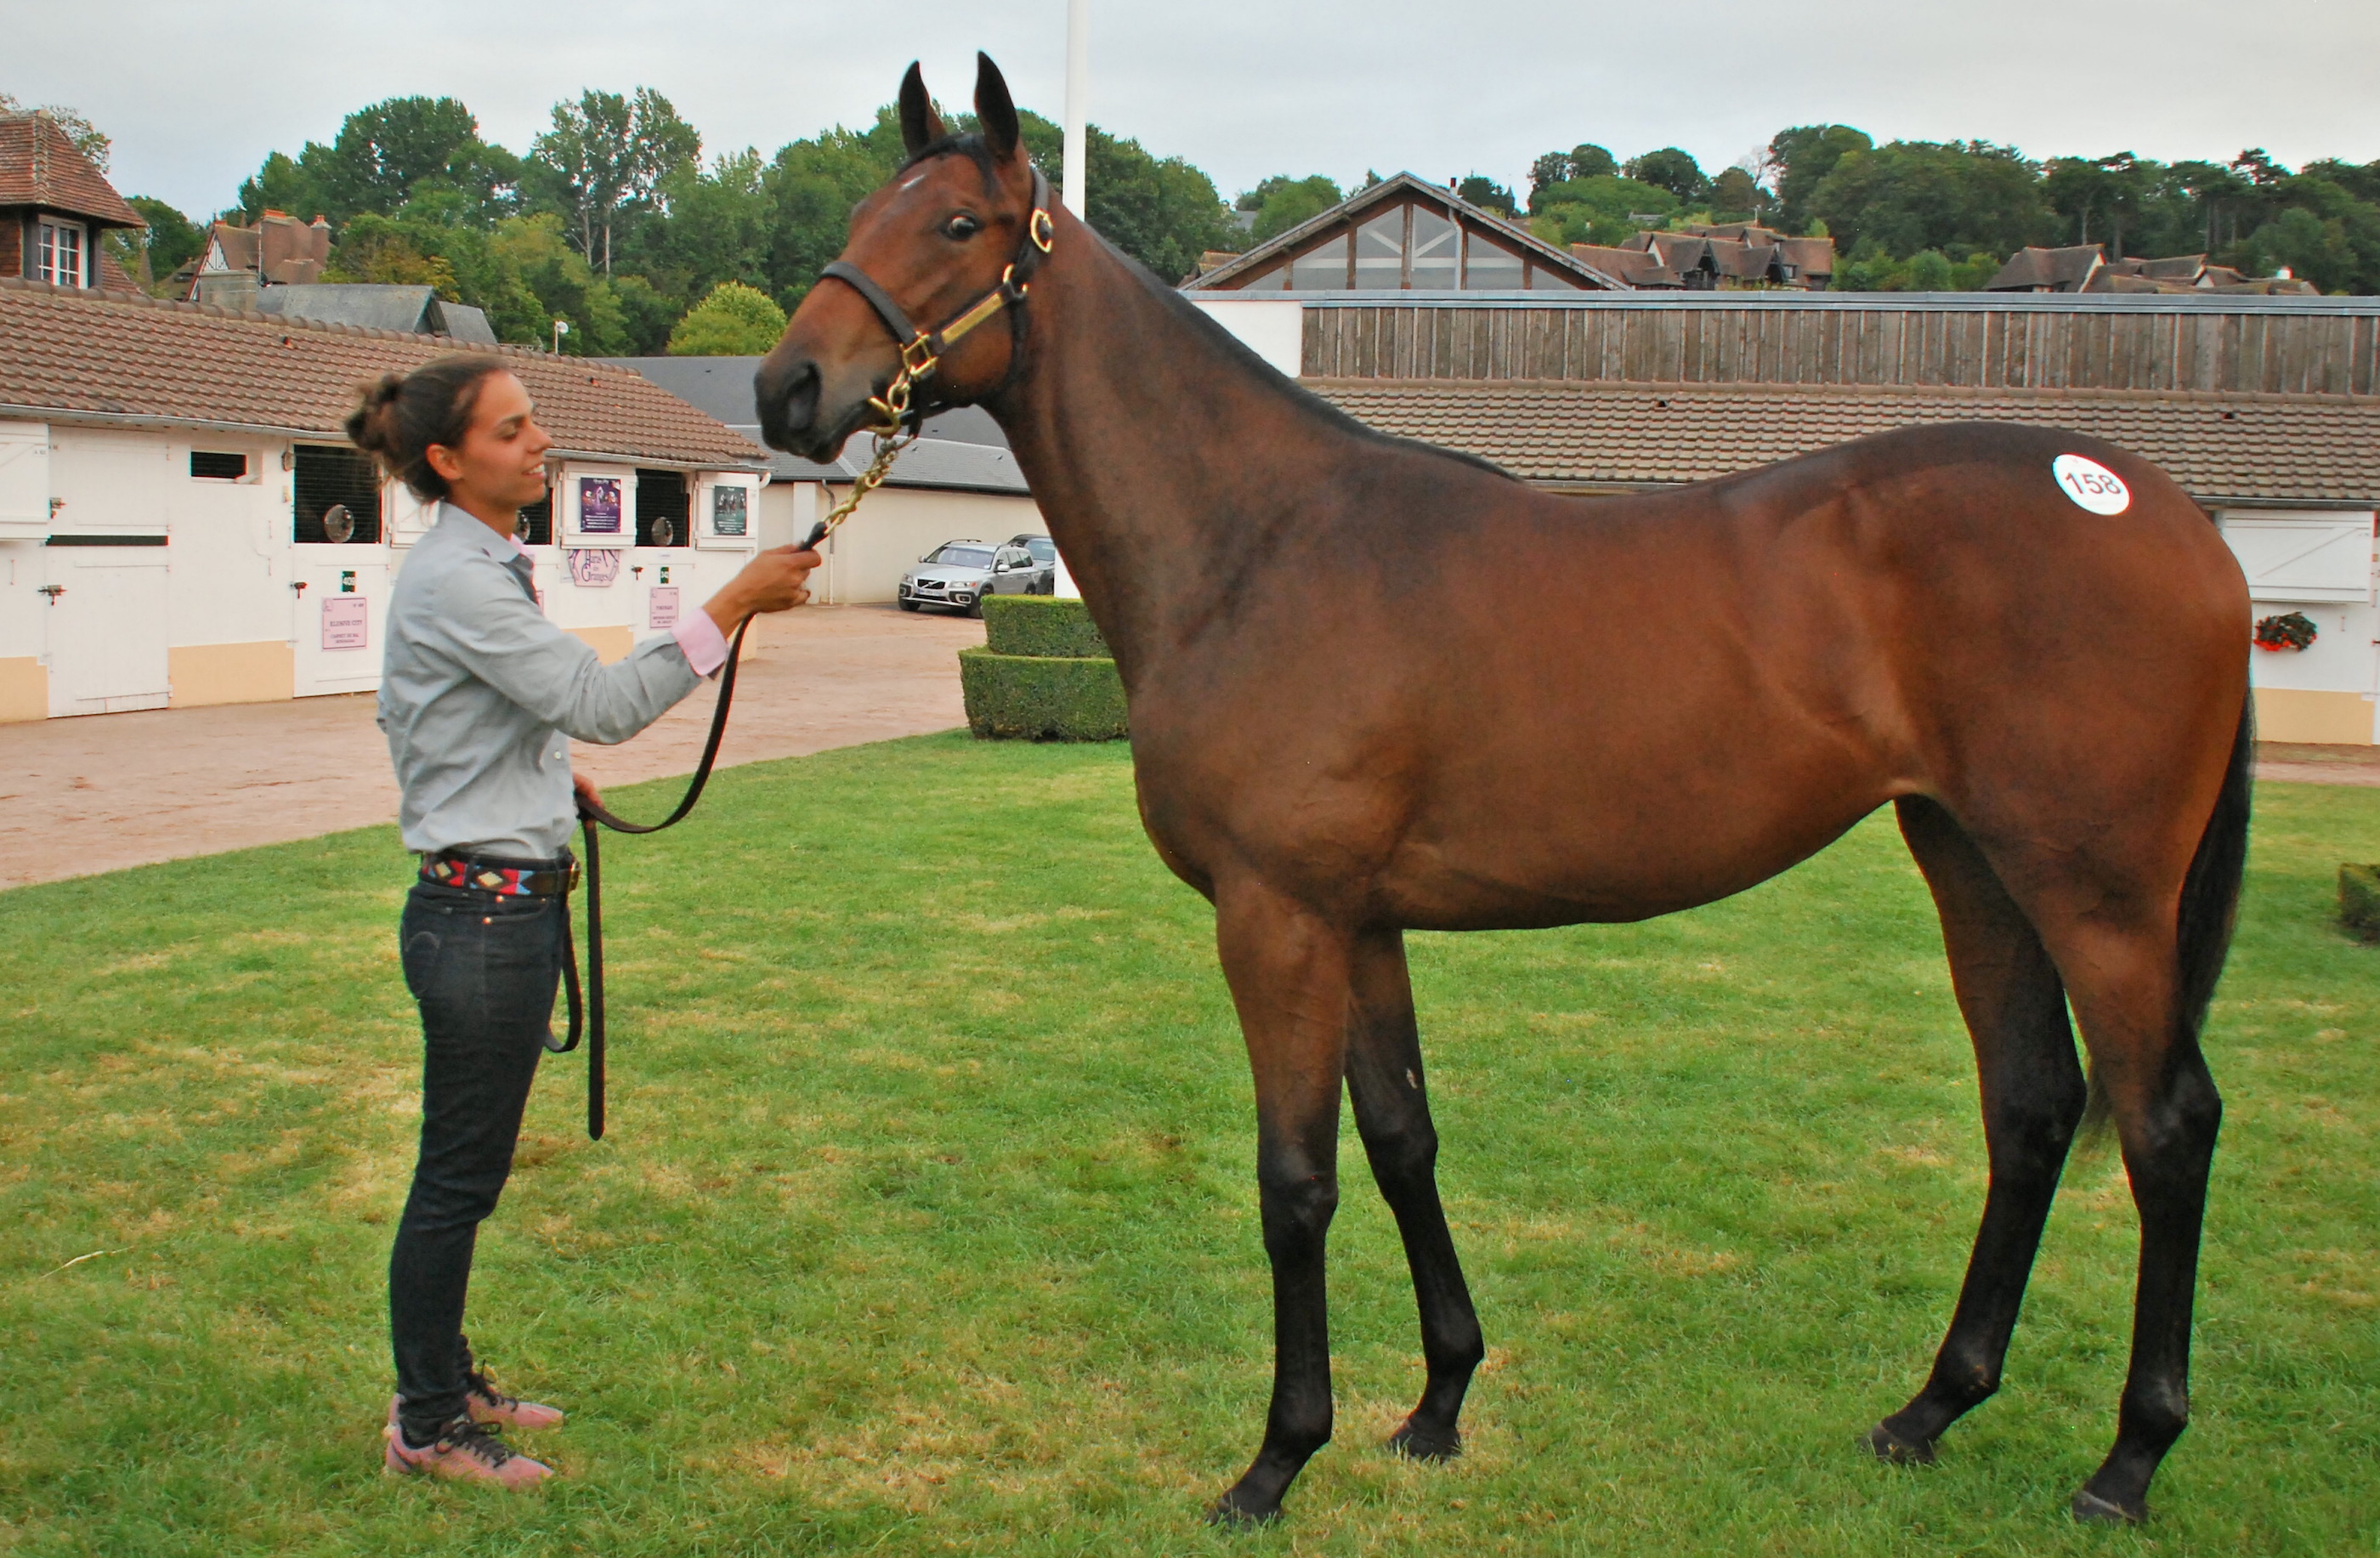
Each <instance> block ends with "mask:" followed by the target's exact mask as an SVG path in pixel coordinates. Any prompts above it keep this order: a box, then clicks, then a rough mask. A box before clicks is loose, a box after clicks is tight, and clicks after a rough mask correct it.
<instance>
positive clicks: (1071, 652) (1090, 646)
mask: <svg viewBox="0 0 2380 1558" xmlns="http://www.w3.org/2000/svg"><path fill="white" fill-rule="evenodd" d="M983 638H984V647H985V648H986V649H988V650H990V651H991V652H992V653H994V654H1024V655H1031V656H1033V657H1034V658H1036V659H1041V660H1111V659H1113V658H1114V655H1115V651H1113V650H1111V649H1109V648H1108V646H1107V640H1106V639H1102V638H1100V637H1099V625H1098V624H1096V623H1094V622H1093V621H1092V620H1091V614H1090V609H1089V608H1088V607H1087V606H1085V605H1084V604H1083V603H1082V602H1080V601H1061V600H1059V599H1057V598H1056V597H1054V596H1050V595H991V596H987V597H986V598H985V600H984V603H983Z"/></svg>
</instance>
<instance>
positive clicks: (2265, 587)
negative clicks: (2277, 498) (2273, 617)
mask: <svg viewBox="0 0 2380 1558" xmlns="http://www.w3.org/2000/svg"><path fill="white" fill-rule="evenodd" d="M2372 529H2373V526H2372V514H2371V511H2370V510H2368V509H2366V510H2361V511H2359V510H2353V509H2350V510H2346V511H2343V512H2329V513H2308V512H2300V513H2296V514H2241V513H2239V512H2236V511H2234V512H2230V513H2227V514H2225V515H2224V516H2223V539H2224V541H2226V542H2228V543H2229V544H2230V547H2231V554H2232V555H2233V556H2235V557H2237V558H2238V559H2239V560H2240V572H2242V573H2244V574H2246V575H2247V576H2248V595H2249V598H2250V599H2251V600H2256V601H2336V602H2349V603H2356V602H2369V601H2370V600H2371V599H2372V572H2373V550H2372Z"/></svg>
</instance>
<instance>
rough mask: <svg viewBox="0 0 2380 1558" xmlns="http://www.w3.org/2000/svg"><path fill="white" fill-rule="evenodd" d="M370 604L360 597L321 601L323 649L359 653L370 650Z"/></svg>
mask: <svg viewBox="0 0 2380 1558" xmlns="http://www.w3.org/2000/svg"><path fill="white" fill-rule="evenodd" d="M370 636H371V603H370V602H369V601H367V600H366V599H364V597H362V596H361V595H328V596H325V597H323V600H322V647H323V648H324V649H326V650H359V649H368V648H370V643H369V639H370Z"/></svg>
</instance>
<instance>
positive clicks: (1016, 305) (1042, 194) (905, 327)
mask: <svg viewBox="0 0 2380 1558" xmlns="http://www.w3.org/2000/svg"><path fill="white" fill-rule="evenodd" d="M1056 236H1057V227H1056V225H1055V224H1054V223H1052V222H1051V221H1050V180H1049V179H1048V178H1046V177H1044V176H1042V173H1041V170H1040V169H1039V168H1038V167H1037V168H1035V169H1034V170H1033V213H1032V214H1031V215H1030V216H1028V217H1026V221H1025V236H1024V237H1022V238H1020V239H1018V240H1017V244H1016V254H1015V257H1014V259H1012V260H1010V261H1009V262H1008V264H1007V266H1006V267H1005V268H1004V269H1002V271H1001V273H1000V282H999V284H998V285H997V286H993V287H992V289H991V290H990V291H989V292H987V293H985V294H984V295H983V296H982V297H980V298H977V299H976V300H975V301H974V302H972V303H969V304H968V305H967V306H966V307H965V308H964V309H961V310H959V311H958V313H957V314H955V315H954V316H953V317H952V318H951V319H950V320H948V321H947V322H945V323H943V324H942V325H941V328H939V329H935V330H920V329H918V328H917V326H916V325H914V324H912V323H909V316H908V314H907V313H905V312H904V311H903V310H902V308H901V305H900V304H898V303H896V302H894V301H893V300H892V294H891V293H889V292H887V291H885V290H884V289H883V288H882V287H881V286H878V285H877V284H876V281H875V278H874V277H872V276H870V275H869V274H868V273H867V272H866V271H863V270H861V269H860V268H859V267H858V266H856V265H855V264H853V263H852V262H850V261H848V260H837V261H836V262H834V263H832V264H831V265H829V266H828V267H827V268H826V269H825V270H823V271H820V273H819V279H820V281H824V280H827V279H829V278H830V277H831V278H832V279H833V280H836V281H839V282H841V283H843V284H844V286H848V287H850V288H851V289H852V290H853V291H854V292H856V293H858V294H859V295H860V296H861V297H862V298H867V299H868V306H869V307H870V308H872V309H874V310H876V317H877V318H878V319H880V320H882V321H883V322H884V328H885V329H887V330H889V331H891V332H892V339H893V341H894V342H895V343H896V344H897V345H898V346H899V347H900V348H901V371H900V374H899V375H898V376H897V377H896V379H895V381H894V383H895V384H896V386H898V387H900V388H903V389H905V388H906V387H907V386H908V385H910V384H914V383H917V382H918V381H920V380H923V379H925V378H927V377H929V375H931V374H932V372H933V371H934V368H935V366H936V364H938V363H939V362H940V361H941V357H942V353H944V352H945V351H947V350H949V349H950V347H951V345H952V343H953V342H955V341H957V340H958V339H959V338H960V337H961V336H963V335H966V334H967V333H968V332H969V331H971V330H973V329H975V327H976V326H977V325H979V324H981V323H984V322H985V321H986V320H989V319H990V318H991V316H992V315H994V314H996V313H999V312H1000V311H1001V310H1003V309H1005V310H1009V347H1010V351H1009V359H1008V372H1007V374H1006V375H1004V376H1003V377H1002V381H1001V384H1002V388H1005V387H1006V385H1007V383H1008V380H1009V379H1013V378H1014V377H1015V375H1016V371H1017V363H1018V360H1019V359H1020V357H1021V356H1022V354H1023V351H1024V346H1025V342H1024V332H1023V330H1022V328H1021V326H1022V324H1023V323H1024V305H1025V295H1026V290H1027V287H1028V286H1029V285H1030V283H1031V282H1032V280H1033V275H1034V273H1035V272H1037V271H1038V270H1039V269H1040V268H1041V262H1042V261H1043V260H1044V259H1046V258H1047V257H1048V256H1049V253H1050V244H1051V243H1052V242H1053V241H1054V239H1055V238H1056ZM994 393H995V394H996V393H998V392H997V391H995V392H994ZM868 403H869V404H870V405H872V406H874V407H875V408H877V410H878V412H879V413H880V416H881V417H882V418H883V419H884V422H886V423H889V424H890V425H889V426H884V425H880V426H879V429H878V431H879V432H893V431H896V430H898V429H899V428H900V427H901V426H903V425H908V426H915V425H916V424H917V420H919V419H920V418H922V417H924V416H925V414H926V412H927V410H928V409H929V408H928V407H927V406H925V405H924V404H923V403H922V402H921V401H919V400H917V399H914V398H912V397H910V396H906V395H898V396H896V395H894V394H893V393H892V391H889V390H888V391H887V392H886V394H885V395H884V396H879V397H874V398H871V399H870V401H869V402H868ZM945 404H950V403H947V402H946V403H945Z"/></svg>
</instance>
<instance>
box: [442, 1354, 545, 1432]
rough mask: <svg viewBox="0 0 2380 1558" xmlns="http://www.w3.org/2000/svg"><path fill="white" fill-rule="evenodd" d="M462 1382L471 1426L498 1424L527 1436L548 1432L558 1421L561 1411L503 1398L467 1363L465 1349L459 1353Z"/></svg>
mask: <svg viewBox="0 0 2380 1558" xmlns="http://www.w3.org/2000/svg"><path fill="white" fill-rule="evenodd" d="M463 1358H464V1366H463V1382H464V1385H465V1387H466V1388H467V1389H468V1391H469V1392H470V1394H469V1396H468V1400H467V1409H468V1411H469V1412H470V1414H471V1420H472V1421H473V1422H475V1423H502V1424H504V1426H505V1427H506V1428H516V1429H519V1430H521V1431H522V1432H524V1433H527V1432H530V1431H533V1430H537V1429H549V1428H553V1426H554V1425H556V1424H557V1423H559V1422H561V1421H562V1408H560V1407H558V1406H546V1405H545V1404H544V1403H543V1402H541V1401H523V1400H522V1399H521V1398H520V1397H518V1396H516V1395H506V1394H504V1392H502V1391H500V1390H498V1389H496V1387H495V1385H494V1383H493V1382H491V1381H490V1380H489V1378H488V1377H487V1375H486V1374H484V1373H482V1372H481V1371H480V1367H479V1365H478V1364H477V1363H475V1362H473V1361H472V1360H471V1355H470V1352H469V1351H468V1348H467V1349H466V1350H465V1352H464V1354H463Z"/></svg>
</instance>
